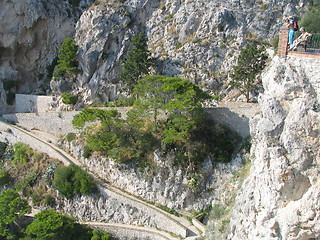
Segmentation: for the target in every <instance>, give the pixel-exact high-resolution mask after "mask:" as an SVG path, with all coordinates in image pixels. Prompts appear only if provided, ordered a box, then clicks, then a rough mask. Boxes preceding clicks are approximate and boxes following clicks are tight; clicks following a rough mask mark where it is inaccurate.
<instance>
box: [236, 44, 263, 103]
mask: <svg viewBox="0 0 320 240" xmlns="http://www.w3.org/2000/svg"><path fill="white" fill-rule="evenodd" d="M267 58H268V57H267V55H265V54H264V48H263V47H261V48H259V47H257V46H256V44H254V43H250V44H248V45H247V46H246V47H245V48H244V49H242V50H241V53H240V56H239V58H238V64H237V65H236V66H234V68H233V72H232V74H231V78H232V81H231V82H230V85H232V86H234V87H236V88H238V89H239V90H240V91H241V92H242V94H244V95H245V97H246V100H247V102H249V100H250V92H251V91H252V90H253V88H254V83H255V81H256V77H257V75H258V74H260V73H261V71H262V70H263V69H264V67H265V66H266V60H267Z"/></svg>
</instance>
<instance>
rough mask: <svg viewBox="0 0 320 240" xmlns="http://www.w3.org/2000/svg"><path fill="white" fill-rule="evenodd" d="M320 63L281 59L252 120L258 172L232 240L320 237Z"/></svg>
mask: <svg viewBox="0 0 320 240" xmlns="http://www.w3.org/2000/svg"><path fill="white" fill-rule="evenodd" d="M319 64H320V61H319V60H313V59H307V58H296V57H288V58H286V59H283V58H279V57H275V58H274V59H273V60H272V63H271V64H270V66H269V69H268V70H267V71H266V73H265V74H264V76H263V85H264V89H265V92H264V93H263V94H262V95H261V96H260V97H259V104H260V106H261V115H258V116H256V117H255V118H254V119H253V120H252V121H251V135H252V141H253V145H252V149H251V155H252V167H251V170H250V175H249V177H248V178H247V179H246V181H245V182H244V184H243V187H242V189H241V191H240V192H239V194H238V196H237V198H236V204H235V208H234V210H233V216H232V218H231V221H230V234H229V236H228V239H233V240H236V239H241V240H244V239H268V240H271V239H290V240H293V239H299V240H304V239H306V240H307V239H319V238H320V212H319V208H320V201H319V195H320V178H319V175H320V173H319V165H320V139H319V133H320V131H319V125H320V114H319V111H320V108H319V99H320V69H319Z"/></svg>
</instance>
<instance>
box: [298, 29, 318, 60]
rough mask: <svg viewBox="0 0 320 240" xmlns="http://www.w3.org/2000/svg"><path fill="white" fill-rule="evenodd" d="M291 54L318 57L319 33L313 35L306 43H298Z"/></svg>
mask: <svg viewBox="0 0 320 240" xmlns="http://www.w3.org/2000/svg"><path fill="white" fill-rule="evenodd" d="M297 37H299V35H298V34H297V36H296V38H297ZM293 52H298V53H306V54H314V55H320V33H313V34H312V36H310V37H309V38H308V40H307V41H305V42H301V43H299V44H298V46H297V48H296V49H294V51H293Z"/></svg>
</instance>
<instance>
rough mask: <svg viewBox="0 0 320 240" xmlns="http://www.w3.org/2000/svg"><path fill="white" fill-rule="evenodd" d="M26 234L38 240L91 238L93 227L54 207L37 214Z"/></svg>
mask: <svg viewBox="0 0 320 240" xmlns="http://www.w3.org/2000/svg"><path fill="white" fill-rule="evenodd" d="M26 234H27V236H28V237H29V238H27V239H37V240H61V239H64V240H89V239H91V236H92V234H91V229H90V228H88V227H85V226H82V225H80V224H78V223H76V219H75V218H72V217H69V216H67V215H63V214H61V213H58V212H56V211H54V210H53V209H49V210H43V211H41V212H40V213H38V214H36V215H35V220H34V221H33V222H32V223H31V224H29V225H28V227H27V229H26Z"/></svg>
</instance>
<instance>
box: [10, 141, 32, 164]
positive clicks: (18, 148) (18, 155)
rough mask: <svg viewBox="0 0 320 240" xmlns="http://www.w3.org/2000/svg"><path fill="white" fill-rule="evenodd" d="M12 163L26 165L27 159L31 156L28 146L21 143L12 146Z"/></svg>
mask: <svg viewBox="0 0 320 240" xmlns="http://www.w3.org/2000/svg"><path fill="white" fill-rule="evenodd" d="M13 151H14V155H13V163H14V164H19V163H26V162H27V161H28V160H29V158H30V157H31V156H32V150H31V148H30V147H29V145H26V144H24V143H22V142H17V143H15V144H14V145H13Z"/></svg>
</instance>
